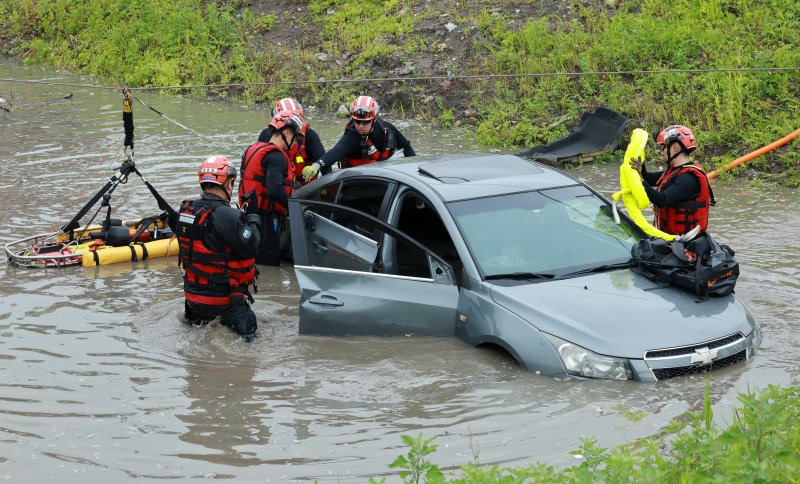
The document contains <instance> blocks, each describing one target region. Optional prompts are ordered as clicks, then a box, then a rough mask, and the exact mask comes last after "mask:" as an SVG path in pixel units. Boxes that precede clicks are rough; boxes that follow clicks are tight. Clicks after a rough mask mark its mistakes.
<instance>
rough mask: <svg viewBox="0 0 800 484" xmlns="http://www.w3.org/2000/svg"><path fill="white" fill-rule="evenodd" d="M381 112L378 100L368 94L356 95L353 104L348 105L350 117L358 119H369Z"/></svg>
mask: <svg viewBox="0 0 800 484" xmlns="http://www.w3.org/2000/svg"><path fill="white" fill-rule="evenodd" d="M380 112H381V108H380V106H378V101H376V100H375V99H374V98H372V97H370V96H358V97H357V98H356V99H355V101H353V104H351V105H350V117H352V118H353V119H360V120H362V121H369V120H370V119H375V118H376V117H378V113H380Z"/></svg>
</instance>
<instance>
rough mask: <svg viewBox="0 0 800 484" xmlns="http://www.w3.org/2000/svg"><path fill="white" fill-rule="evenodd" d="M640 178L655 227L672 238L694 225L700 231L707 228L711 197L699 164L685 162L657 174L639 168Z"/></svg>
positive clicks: (704, 174) (711, 202) (712, 198)
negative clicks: (653, 217) (653, 214)
mask: <svg viewBox="0 0 800 484" xmlns="http://www.w3.org/2000/svg"><path fill="white" fill-rule="evenodd" d="M642 179H643V182H644V183H643V186H644V190H645V192H646V193H647V197H648V198H649V199H650V202H652V203H653V207H654V208H653V211H654V213H655V220H654V224H653V225H655V227H656V228H658V229H659V230H662V231H664V232H667V233H669V234H673V235H679V234H684V233H686V232H688V231H690V230H692V229H693V228H694V227H695V226H697V225H700V229H701V230H702V231H703V232H705V231H706V230H707V229H708V214H709V208H710V206H711V205H713V204H714V196H713V194H712V192H711V187H710V186H709V184H708V177H707V176H706V173H705V171H704V170H703V168H702V167H701V166H700V165H699V164H697V163H686V164H684V165H681V166H678V167H674V168H673V167H670V168H669V169H667V170H666V171H662V172H658V173H648V172H647V171H646V170H645V168H644V165H643V166H642ZM652 185H655V187H653V186H652Z"/></svg>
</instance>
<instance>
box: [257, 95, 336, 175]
mask: <svg viewBox="0 0 800 484" xmlns="http://www.w3.org/2000/svg"><path fill="white" fill-rule="evenodd" d="M280 111H291V112H293V113H295V114H296V115H297V116H299V117H300V119H301V120H302V121H303V125H302V127H301V128H300V132H299V133H298V134H297V142H296V143H295V144H294V145H292V146H291V147H290V149H289V158H290V159H291V160H292V161H293V162H294V176H295V188H299V187H300V186H302V185H305V184H306V183H308V182H310V181H311V179H308V180H306V179H305V178H304V177H303V168H305V167H306V161H308V160H311V161H314V160H318V159H320V158H321V157H322V155H324V154H325V146H323V144H322V140H321V139H320V137H319V134H317V132H316V131H314V130H313V129H312V128H311V127H310V126H309V125H308V123H307V122H306V120H305V113H304V111H303V105H302V104H300V102H298V101H297V100H296V99H293V98H290V97H285V98H283V99H281V100H279V101H278V102H277V103H275V107H274V108H272V116H275V115H276V114H278V113H279V112H280ZM271 137H272V128H271V127H269V126H267V127H266V128H264V129H263V130H262V131H261V134H260V135H259V136H258V141H262V142H264V143H266V142H269V140H270V138H271ZM330 171H331V169H330V168H328V169H327V170H322V174H323V175H324V174H326V173H330Z"/></svg>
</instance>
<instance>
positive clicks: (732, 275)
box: [631, 233, 739, 299]
mask: <svg viewBox="0 0 800 484" xmlns="http://www.w3.org/2000/svg"><path fill="white" fill-rule="evenodd" d="M733 255H734V251H733V249H731V248H730V247H728V246H727V245H724V244H722V245H721V244H718V243H717V241H715V240H714V239H713V238H712V237H711V236H710V235H708V234H707V233H704V234H700V235H698V236H697V237H696V238H694V239H693V240H691V241H690V242H686V243H681V242H672V243H670V242H666V241H665V240H663V239H659V238H655V237H651V238H649V239H642V240H640V241H639V243H638V244H636V245H634V246H633V249H631V256H632V257H633V260H634V261H635V262H636V263H637V264H638V266H639V267H640V268H641V269H642V271H643V273H644V274H645V275H646V276H647V277H649V278H650V279H653V280H654V281H656V282H662V283H670V284H675V285H677V286H680V287H683V288H685V289H688V290H690V291H692V292H693V293H695V294H697V295H698V296H700V297H701V298H703V299H705V298H708V297H709V296H714V297H722V296H727V295H728V294H731V293H732V292H733V288H734V286H735V285H736V279H737V278H738V277H739V263H738V262H736V259H734V258H733Z"/></svg>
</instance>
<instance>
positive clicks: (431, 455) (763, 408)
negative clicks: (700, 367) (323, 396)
mask: <svg viewBox="0 0 800 484" xmlns="http://www.w3.org/2000/svg"><path fill="white" fill-rule="evenodd" d="M739 403H740V405H739V406H738V407H737V408H736V409H735V410H734V413H733V416H732V419H731V424H730V425H729V426H727V427H726V428H721V427H719V426H718V425H716V424H715V423H714V422H713V415H712V410H711V406H710V404H709V400H708V383H707V387H706V404H705V409H704V410H703V411H702V412H696V413H691V414H689V415H688V417H687V418H686V419H685V420H674V421H672V422H671V423H670V424H669V425H668V426H667V428H666V429H665V431H664V433H663V434H662V435H660V436H658V437H654V438H648V439H644V440H641V441H637V442H632V443H631V444H629V445H626V446H621V447H618V448H615V449H603V448H601V447H599V446H598V445H597V441H596V440H594V439H584V440H583V445H582V446H581V447H580V449H578V450H577V451H574V452H572V454H574V455H576V456H578V457H581V458H582V459H583V462H582V463H581V464H580V465H577V466H573V467H568V468H566V469H555V468H553V467H552V466H548V465H546V464H534V465H530V466H527V467H516V468H510V467H505V468H504V467H499V466H482V465H480V461H479V457H480V456H479V451H477V450H475V446H473V443H472V442H470V448H471V449H473V462H471V463H469V464H465V465H462V466H460V467H459V469H458V470H457V471H456V472H452V473H450V474H451V475H449V476H447V475H445V473H444V472H443V471H442V470H440V469H439V466H438V465H436V463H435V453H436V450H437V446H436V444H434V438H428V439H425V438H424V437H423V436H422V435H419V436H418V437H416V438H412V437H410V436H403V442H404V443H405V444H406V445H407V446H408V451H407V453H406V454H405V455H401V456H399V457H398V458H397V459H396V460H395V461H394V462H393V463H391V464H390V468H393V469H397V470H398V471H399V475H400V477H401V478H402V479H403V480H404V482H406V483H419V482H427V483H433V482H448V483H481V484H484V483H522V482H542V483H558V484H562V483H588V482H653V483H673V482H676V483H677V482H787V483H788V482H797V481H798V480H800V388H797V387H790V388H781V387H775V386H770V387H769V388H767V389H764V390H758V391H753V392H751V393H748V394H744V395H740V396H739ZM372 482H375V481H372Z"/></svg>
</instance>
